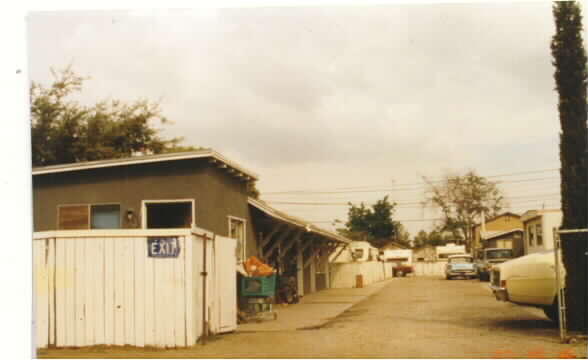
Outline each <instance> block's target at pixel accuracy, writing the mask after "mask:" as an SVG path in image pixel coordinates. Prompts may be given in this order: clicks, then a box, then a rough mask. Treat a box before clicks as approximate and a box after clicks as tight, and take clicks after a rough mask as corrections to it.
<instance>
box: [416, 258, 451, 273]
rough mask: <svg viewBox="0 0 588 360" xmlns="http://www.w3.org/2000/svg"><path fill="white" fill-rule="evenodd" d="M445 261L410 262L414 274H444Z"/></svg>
mask: <svg viewBox="0 0 588 360" xmlns="http://www.w3.org/2000/svg"><path fill="white" fill-rule="evenodd" d="M446 264H447V261H425V262H422V261H419V262H415V263H413V264H412V266H413V267H414V274H415V275H416V276H445V265H446Z"/></svg>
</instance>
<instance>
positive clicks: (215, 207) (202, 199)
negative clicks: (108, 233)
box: [33, 159, 255, 255]
mask: <svg viewBox="0 0 588 360" xmlns="http://www.w3.org/2000/svg"><path fill="white" fill-rule="evenodd" d="M163 199H194V200H195V204H196V209H195V212H196V221H195V222H196V226H198V227H201V228H204V229H206V230H210V231H213V232H215V233H216V234H219V235H221V236H227V235H228V219H227V216H228V215H232V216H236V217H240V218H243V219H245V220H246V221H247V244H248V250H247V254H248V255H253V254H255V241H252V240H254V234H253V231H252V228H253V227H252V224H251V218H250V214H249V207H248V204H247V191H246V183H245V181H243V180H241V179H238V178H236V177H234V176H231V175H229V174H228V172H227V171H226V170H222V169H219V168H217V167H216V166H215V165H213V164H211V163H209V162H208V160H207V159H190V160H177V161H169V162H160V163H151V164H139V165H129V166H118V167H111V168H102V169H90V170H82V171H73V172H66V173H59V174H46V175H35V176H33V224H34V225H33V226H34V231H47V230H55V229H56V227H57V207H58V205H67V204H96V203H117V204H120V207H121V213H123V215H124V213H125V212H126V210H127V209H129V208H132V209H133V210H134V212H135V214H136V218H137V219H136V221H135V222H134V223H129V222H127V221H125V219H123V220H122V227H123V228H137V227H140V226H141V221H140V220H141V216H142V214H141V201H142V200H163ZM123 218H124V216H123Z"/></svg>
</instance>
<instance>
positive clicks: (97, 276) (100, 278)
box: [92, 237, 106, 344]
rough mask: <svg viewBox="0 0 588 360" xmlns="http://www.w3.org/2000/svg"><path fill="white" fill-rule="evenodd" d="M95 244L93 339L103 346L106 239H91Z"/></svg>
mask: <svg viewBox="0 0 588 360" xmlns="http://www.w3.org/2000/svg"><path fill="white" fill-rule="evenodd" d="M92 241H94V242H95V243H96V244H95V250H96V253H95V255H94V257H95V260H94V295H95V298H94V299H95V300H94V306H95V309H96V316H95V318H94V320H95V322H96V327H95V330H94V337H95V343H96V344H104V343H105V336H106V335H105V333H104V332H105V324H106V317H105V311H104V303H105V299H104V294H105V291H104V290H105V289H104V257H105V248H104V243H105V241H106V239H104V238H101V237H97V238H94V239H92Z"/></svg>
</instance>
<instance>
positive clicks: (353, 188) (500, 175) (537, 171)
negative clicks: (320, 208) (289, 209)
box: [264, 168, 560, 195]
mask: <svg viewBox="0 0 588 360" xmlns="http://www.w3.org/2000/svg"><path fill="white" fill-rule="evenodd" d="M559 170H560V169H559V168H552V169H543V170H530V171H520V172H514V173H504V174H497V175H488V176H483V177H485V178H497V177H509V176H518V175H528V174H540V173H546V172H552V171H559ZM443 181H444V180H431V181H430V182H431V183H438V182H443ZM426 184H427V182H418V183H406V184H397V185H395V186H413V185H426ZM381 186H383V185H364V186H351V187H339V188H333V189H332V190H351V191H353V190H356V189H369V188H373V187H381ZM328 191H331V190H282V191H268V192H264V195H269V194H283V193H308V192H313V193H319V192H328Z"/></svg>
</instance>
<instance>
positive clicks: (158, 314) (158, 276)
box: [151, 258, 166, 347]
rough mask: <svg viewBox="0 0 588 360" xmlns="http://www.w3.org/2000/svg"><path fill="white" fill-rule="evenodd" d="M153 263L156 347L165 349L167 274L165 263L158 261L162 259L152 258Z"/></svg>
mask: <svg viewBox="0 0 588 360" xmlns="http://www.w3.org/2000/svg"><path fill="white" fill-rule="evenodd" d="M151 259H152V261H153V270H154V277H153V278H154V280H155V281H154V287H155V288H154V299H153V300H154V305H155V309H156V310H155V316H154V319H155V327H154V329H155V346H157V347H165V337H164V332H165V330H166V329H165V322H164V320H165V313H164V311H163V310H164V308H165V303H164V302H163V299H164V296H163V295H164V294H163V293H164V292H165V290H166V289H165V287H164V285H165V274H164V270H165V267H164V265H165V264H164V263H162V262H160V261H157V260H161V259H155V258H151Z"/></svg>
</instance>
